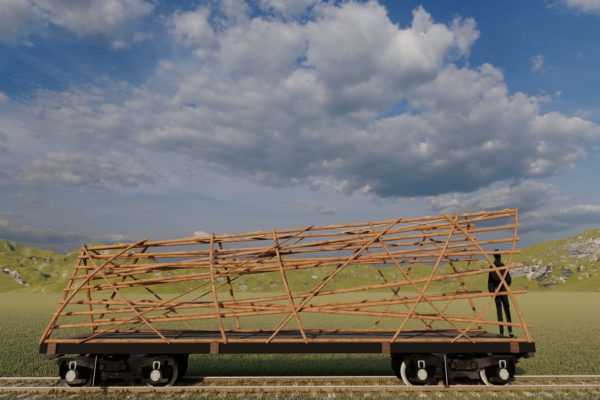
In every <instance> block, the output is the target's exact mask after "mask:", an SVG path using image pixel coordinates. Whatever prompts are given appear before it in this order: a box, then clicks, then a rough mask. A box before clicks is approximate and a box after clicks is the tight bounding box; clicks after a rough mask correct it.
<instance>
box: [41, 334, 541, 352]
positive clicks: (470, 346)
mask: <svg viewBox="0 0 600 400" xmlns="http://www.w3.org/2000/svg"><path fill="white" fill-rule="evenodd" d="M272 334H273V332H272V331H244V332H235V331H233V332H228V333H227V343H224V342H222V341H221V340H222V337H221V334H220V332H219V331H174V332H173V331H172V332H163V335H164V336H165V337H166V338H167V339H168V340H169V343H167V342H165V341H164V340H163V339H161V338H159V337H157V336H156V334H155V333H153V332H115V333H105V334H100V335H98V336H95V337H94V338H93V339H90V340H85V339H86V336H81V337H78V338H72V339H62V340H61V339H56V340H54V341H52V342H50V343H44V344H42V345H41V346H40V353H43V354H73V353H80V354H86V353H87V354H95V353H104V354H130V353H145V354H163V353H169V354H177V353H213V354H216V353H222V354H236V353H237V354H240V353H421V352H427V353H449V354H456V353H532V352H535V344H534V343H533V342H527V341H526V340H525V339H519V338H508V337H503V336H499V335H497V334H493V333H489V332H485V331H477V332H469V337H470V338H471V339H473V341H471V340H469V339H465V338H464V337H463V338H461V339H459V340H457V341H454V342H453V341H452V340H453V339H454V338H456V336H457V332H456V331H451V330H448V331H422V332H404V333H402V334H400V335H399V336H398V338H397V339H396V341H394V342H393V343H391V339H392V338H393V336H394V334H395V332H393V331H380V332H344V331H312V332H311V331H307V332H306V336H307V339H308V343H305V342H304V339H303V338H302V336H301V334H300V332H298V331H283V332H279V333H278V334H277V336H276V337H275V338H274V339H273V340H272V341H270V342H267V341H268V339H269V337H271V335H272Z"/></svg>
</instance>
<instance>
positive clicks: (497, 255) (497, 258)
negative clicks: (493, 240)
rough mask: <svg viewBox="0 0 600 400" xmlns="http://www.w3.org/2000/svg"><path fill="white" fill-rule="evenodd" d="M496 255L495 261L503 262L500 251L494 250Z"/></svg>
mask: <svg viewBox="0 0 600 400" xmlns="http://www.w3.org/2000/svg"><path fill="white" fill-rule="evenodd" d="M494 251H495V253H494V261H501V260H502V255H501V254H500V253H498V251H500V250H498V249H494Z"/></svg>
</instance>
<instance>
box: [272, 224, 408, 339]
mask: <svg viewBox="0 0 600 400" xmlns="http://www.w3.org/2000/svg"><path fill="white" fill-rule="evenodd" d="M400 221H402V218H399V219H397V220H394V221H393V222H392V223H391V224H390V225H388V226H387V228H385V229H383V230H382V231H380V232H379V233H378V234H376V235H375V237H373V238H372V239H371V240H369V241H368V242H367V243H365V244H364V245H363V247H361V248H360V249H359V250H357V251H355V252H354V254H353V255H352V257H350V258H349V259H348V260H347V261H346V262H344V263H342V264H340V265H338V266H337V267H336V268H335V269H334V270H333V271H332V272H331V273H330V274H329V275H328V276H327V277H326V278H325V279H323V280H322V281H321V283H320V284H319V285H317V287H315V288H314V289H313V290H312V292H311V293H310V294H309V295H308V296H307V297H306V298H305V299H304V300H302V302H301V303H300V306H299V307H298V310H299V311H302V308H303V307H304V306H305V305H306V304H307V303H308V302H309V301H310V300H312V298H313V297H315V296H316V295H317V294H318V293H319V291H320V290H321V289H322V288H323V287H324V286H325V285H327V284H328V283H329V282H330V281H331V280H332V279H333V278H335V276H336V275H337V274H338V273H339V272H340V271H341V270H342V268H344V267H345V266H346V265H348V264H350V263H351V262H352V261H354V260H355V259H356V258H358V256H359V255H360V254H361V253H362V252H363V251H364V250H365V249H367V248H368V247H369V246H370V245H371V244H372V243H373V242H375V241H376V240H377V239H379V238H380V237H381V236H382V235H384V234H385V233H386V232H387V231H389V230H390V229H392V228H393V227H394V226H395V225H396V224H398V223H399V222H400ZM373 233H375V232H373ZM291 318H292V314H289V315H288V316H287V317H285V318H284V319H283V320H282V321H281V322H280V323H279V324H278V325H277V327H276V328H275V331H274V332H273V334H272V335H271V337H269V339H267V343H269V342H270V341H271V340H273V338H274V337H275V336H276V335H277V333H279V331H280V330H281V328H282V327H283V326H285V324H287V323H288V321H289V320H290V319H291Z"/></svg>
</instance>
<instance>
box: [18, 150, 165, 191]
mask: <svg viewBox="0 0 600 400" xmlns="http://www.w3.org/2000/svg"><path fill="white" fill-rule="evenodd" d="M157 179H158V177H157V175H156V173H155V172H153V171H152V170H151V169H149V168H145V167H140V166H137V165H132V164H131V162H128V161H127V160H119V161H114V160H112V159H109V158H108V157H104V158H101V157H95V156H90V155H84V154H77V153H67V152H57V153H50V154H48V155H46V157H44V158H40V159H37V160H34V161H33V162H32V163H31V164H30V165H29V166H27V167H26V168H25V170H24V173H23V180H24V181H25V182H27V183H30V184H38V185H49V186H54V185H65V186H77V187H88V188H95V189H113V188H119V187H120V188H135V187H139V186H144V185H153V184H155V183H156V182H157Z"/></svg>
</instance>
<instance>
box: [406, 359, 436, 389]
mask: <svg viewBox="0 0 600 400" xmlns="http://www.w3.org/2000/svg"><path fill="white" fill-rule="evenodd" d="M435 372H436V368H435V365H425V361H423V360H410V361H402V364H400V377H401V378H402V381H403V382H404V384H405V385H406V386H415V385H419V386H420V385H433V384H434V383H435Z"/></svg>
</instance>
